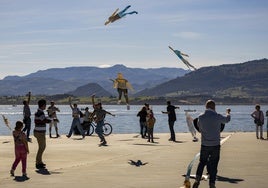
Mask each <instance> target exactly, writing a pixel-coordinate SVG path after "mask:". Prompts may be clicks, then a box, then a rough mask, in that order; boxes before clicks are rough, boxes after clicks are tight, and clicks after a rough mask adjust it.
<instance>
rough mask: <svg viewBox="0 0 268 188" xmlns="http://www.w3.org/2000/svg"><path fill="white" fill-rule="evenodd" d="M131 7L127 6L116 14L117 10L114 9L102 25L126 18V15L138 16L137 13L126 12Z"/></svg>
mask: <svg viewBox="0 0 268 188" xmlns="http://www.w3.org/2000/svg"><path fill="white" fill-rule="evenodd" d="M130 7H131V6H130V5H128V6H127V7H126V8H125V9H124V10H122V11H120V12H118V13H117V11H118V10H119V8H118V9H116V10H115V11H114V13H113V14H112V15H111V16H110V17H109V18H108V20H107V21H106V22H105V23H104V25H108V24H109V23H113V22H114V21H116V20H119V19H120V18H123V17H124V16H126V15H127V14H138V12H137V11H132V12H126V10H127V9H129V8H130Z"/></svg>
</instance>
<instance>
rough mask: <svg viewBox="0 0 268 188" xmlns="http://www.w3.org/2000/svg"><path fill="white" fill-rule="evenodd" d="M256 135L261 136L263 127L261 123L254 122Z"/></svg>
mask: <svg viewBox="0 0 268 188" xmlns="http://www.w3.org/2000/svg"><path fill="white" fill-rule="evenodd" d="M259 132H260V136H259ZM256 137H257V138H263V128H262V125H261V126H258V125H257V124H256Z"/></svg>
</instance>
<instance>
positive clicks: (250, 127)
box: [0, 105, 268, 135]
mask: <svg viewBox="0 0 268 188" xmlns="http://www.w3.org/2000/svg"><path fill="white" fill-rule="evenodd" d="M56 106H57V107H58V108H59V109H60V112H58V119H59V120H60V123H59V125H58V126H59V132H60V134H66V133H68V131H69V129H70V126H71V122H72V116H71V108H70V106H68V105H56ZM78 107H79V108H85V107H86V105H79V106H78ZM88 107H89V109H90V110H92V107H91V105H88ZM151 107H152V109H153V111H154V114H155V118H156V124H155V129H154V131H155V132H157V133H168V132H169V129H168V124H167V115H166V114H162V113H161V111H166V106H164V105H163V106H162V105H152V106H151ZM30 108H31V111H32V130H33V128H34V123H33V119H34V116H33V114H34V113H35V112H36V110H37V106H36V105H31V106H30ZM103 108H104V109H105V110H107V111H109V112H111V113H114V114H115V115H116V116H115V117H112V116H109V115H107V116H106V121H107V122H109V123H111V124H112V125H113V133H117V134H118V133H138V132H139V118H138V117H137V116H136V115H137V113H138V111H139V110H140V109H141V108H142V106H141V105H133V106H131V109H130V110H127V109H126V106H124V105H103ZM216 108H217V109H216V110H217V112H218V113H221V114H225V110H226V108H231V110H232V111H231V115H232V119H231V122H229V123H228V124H226V126H225V130H224V131H225V132H233V131H242V132H251V131H255V126H254V123H253V119H252V118H251V116H250V114H251V113H252V112H253V111H254V108H255V106H254V105H251V106H249V105H235V106H227V105H218V106H217V107H216ZM188 109H191V110H196V111H195V112H191V113H190V114H191V115H192V117H193V118H195V117H197V116H198V115H199V114H200V113H202V112H203V111H204V109H205V108H204V105H192V106H188V105H181V106H180V109H177V110H176V114H177V121H176V123H175V131H176V132H188V128H187V124H186V120H185V112H184V110H188ZM22 110H23V106H22V105H18V106H16V107H13V106H11V105H0V114H4V115H5V116H6V117H7V118H8V119H9V121H10V124H11V127H14V124H15V122H16V121H17V120H22ZM261 110H262V111H263V112H264V113H265V112H266V111H267V110H268V105H263V106H261ZM266 125H267V117H265V126H264V127H265V128H264V130H266ZM53 131H54V129H53ZM0 135H10V131H9V129H8V128H7V127H6V126H5V124H4V121H3V120H2V119H1V120H0Z"/></svg>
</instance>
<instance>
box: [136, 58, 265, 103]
mask: <svg viewBox="0 0 268 188" xmlns="http://www.w3.org/2000/svg"><path fill="white" fill-rule="evenodd" d="M135 95H136V96H173V97H176V96H190V95H210V96H215V97H219V96H220V97H247V98H248V97H266V98H267V96H268V59H261V60H254V61H248V62H245V63H239V64H225V65H220V66H210V67H203V68H200V69H198V70H196V71H193V72H189V73H187V74H185V75H184V76H182V77H177V78H175V79H171V80H170V81H167V82H165V83H162V84H159V85H157V86H154V87H152V88H148V89H145V90H143V91H140V92H138V93H136V94H135Z"/></svg>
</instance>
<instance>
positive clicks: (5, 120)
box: [2, 115, 12, 130]
mask: <svg viewBox="0 0 268 188" xmlns="http://www.w3.org/2000/svg"><path fill="white" fill-rule="evenodd" d="M2 117H3V119H4V122H5V125H6V126H7V127H8V128H9V130H12V129H11V127H10V125H9V121H8V119H7V118H6V117H5V116H4V115H2Z"/></svg>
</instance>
